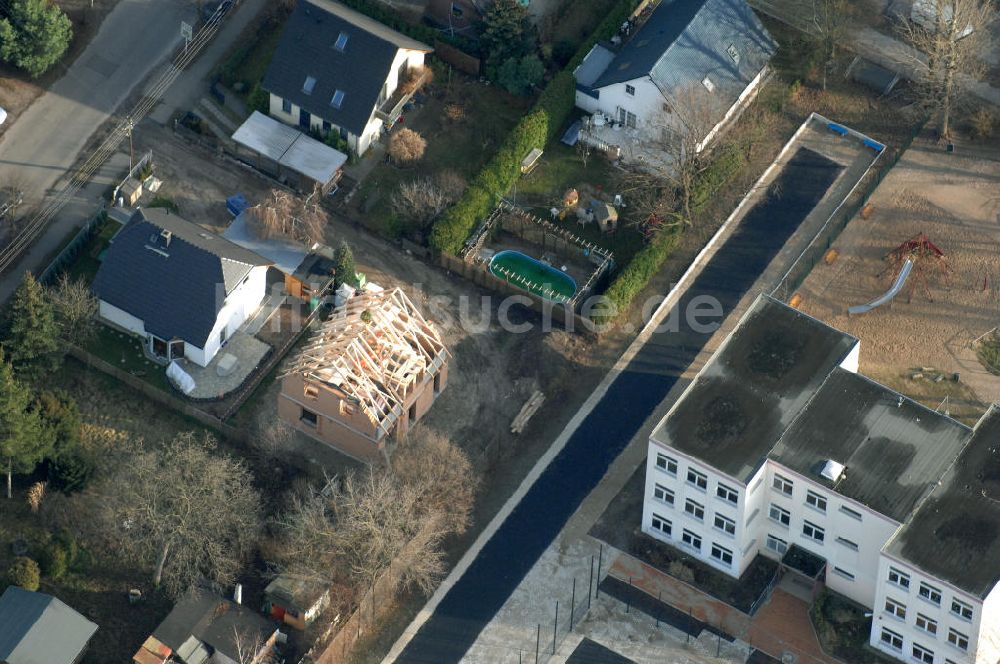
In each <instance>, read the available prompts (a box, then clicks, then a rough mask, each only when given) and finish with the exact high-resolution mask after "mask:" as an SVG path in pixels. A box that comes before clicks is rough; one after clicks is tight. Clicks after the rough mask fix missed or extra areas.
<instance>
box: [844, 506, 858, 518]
mask: <svg viewBox="0 0 1000 664" xmlns="http://www.w3.org/2000/svg"><path fill="white" fill-rule="evenodd" d="M840 513H841V514H846V515H847V516H849V517H851V518H852V519H857V520H858V521H861V512H858V511H855V510H852V509H851V508H850V507H845V506H844V505H841V506H840Z"/></svg>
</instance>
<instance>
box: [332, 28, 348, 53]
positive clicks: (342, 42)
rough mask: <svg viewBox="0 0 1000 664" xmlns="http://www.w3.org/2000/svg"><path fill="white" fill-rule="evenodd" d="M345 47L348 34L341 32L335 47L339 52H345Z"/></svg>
mask: <svg viewBox="0 0 1000 664" xmlns="http://www.w3.org/2000/svg"><path fill="white" fill-rule="evenodd" d="M345 46H347V33H346V32H341V33H340V34H339V35H337V41H336V42H334V44H333V47H334V48H335V49H337V50H338V51H343V50H344V47H345Z"/></svg>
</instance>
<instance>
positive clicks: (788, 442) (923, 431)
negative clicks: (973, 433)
mask: <svg viewBox="0 0 1000 664" xmlns="http://www.w3.org/2000/svg"><path fill="white" fill-rule="evenodd" d="M969 436H970V429H969V428H968V427H967V426H965V425H964V424H962V423H960V422H958V421H956V420H953V419H951V418H950V417H947V416H945V415H943V414H941V413H936V412H934V411H932V410H930V409H929V408H926V407H925V406H922V405H921V404H919V403H917V402H916V401H913V400H912V399H909V398H907V397H904V396H902V395H901V394H899V393H898V392H895V391H893V390H891V389H889V388H888V387H885V386H884V385H880V384H879V383H876V382H875V381H873V380H871V379H869V378H866V377H865V376H861V375H859V374H856V373H852V372H850V371H845V370H843V369H837V370H835V371H834V372H833V373H832V374H830V376H829V377H828V378H827V379H826V381H825V382H824V383H823V386H822V387H821V388H820V389H819V390H818V391H817V392H816V394H815V396H814V397H813V398H812V400H811V401H810V402H809V405H808V406H807V407H806V408H805V410H804V411H803V413H802V415H801V416H800V417H798V418H797V419H796V421H795V423H794V424H793V425H792V426H791V427H789V429H788V430H787V431H786V432H785V433H784V435H783V436H782V437H781V440H780V441H779V442H778V444H777V445H775V446H774V449H773V450H772V451H771V454H770V458H771V459H774V460H775V461H776V462H778V463H780V464H781V465H783V466H786V467H788V468H790V469H792V470H794V471H796V472H798V473H801V474H802V475H805V476H807V477H809V478H810V479H811V480H812V481H814V482H816V483H817V484H821V485H824V486H826V487H828V488H830V489H832V490H833V491H836V492H837V493H839V494H841V495H842V496H846V497H847V498H851V499H853V500H856V501H858V502H859V503H861V504H863V505H867V506H868V507H870V508H872V509H873V510H875V511H877V512H879V513H880V514H884V515H886V516H888V517H889V518H891V519H894V520H896V521H899V522H900V523H903V522H905V521H906V520H907V519H908V518H909V517H910V515H911V514H912V512H913V510H914V509H915V508H916V506H917V505H918V504H919V502H920V501H921V500H922V499H923V498H924V497H925V496H926V495H927V494H928V493H929V492H930V491H931V489H932V488H933V487H934V486H935V484H936V483H937V481H938V480H939V479H940V478H941V476H942V475H943V474H944V472H945V470H946V469H947V468H948V466H950V465H951V464H952V462H953V461H954V459H955V457H956V455H957V454H958V453H959V451H960V450H961V449H962V447H963V446H964V445H965V443H966V442H967V441H968V439H969ZM827 460H833V461H837V462H839V463H842V464H844V466H845V470H844V474H843V476H842V478H841V479H840V480H838V481H836V482H833V481H830V480H828V479H826V478H824V477H822V476H821V475H820V472H819V471H820V470H821V469H822V467H823V464H824V463H825V462H826V461H827Z"/></svg>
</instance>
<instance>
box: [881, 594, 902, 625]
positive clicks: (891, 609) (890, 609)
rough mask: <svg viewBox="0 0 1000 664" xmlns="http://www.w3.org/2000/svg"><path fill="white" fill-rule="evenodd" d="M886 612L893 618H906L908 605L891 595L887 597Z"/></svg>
mask: <svg viewBox="0 0 1000 664" xmlns="http://www.w3.org/2000/svg"><path fill="white" fill-rule="evenodd" d="M885 612H886V613H888V614H889V615H891V616H892V617H893V618H899V619H900V620H906V605H905V604H902V603H900V602H897V601H896V600H894V599H892V598H891V597H886V598H885Z"/></svg>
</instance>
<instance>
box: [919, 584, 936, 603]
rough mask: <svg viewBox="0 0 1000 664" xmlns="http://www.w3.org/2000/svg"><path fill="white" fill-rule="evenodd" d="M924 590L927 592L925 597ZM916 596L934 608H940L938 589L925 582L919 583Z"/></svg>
mask: <svg viewBox="0 0 1000 664" xmlns="http://www.w3.org/2000/svg"><path fill="white" fill-rule="evenodd" d="M925 590H926V591H927V594H926V595H925V594H924V591H925ZM917 595H918V596H919V597H920V599H922V600H924V601H925V602H928V603H930V604H933V605H934V606H941V590H940V589H939V588H935V587H934V586H932V585H931V584H929V583H927V582H926V581H921V582H920V588H919V589H918V590H917ZM935 595H936V596H937V599H936V600H935V599H934V597H935Z"/></svg>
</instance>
